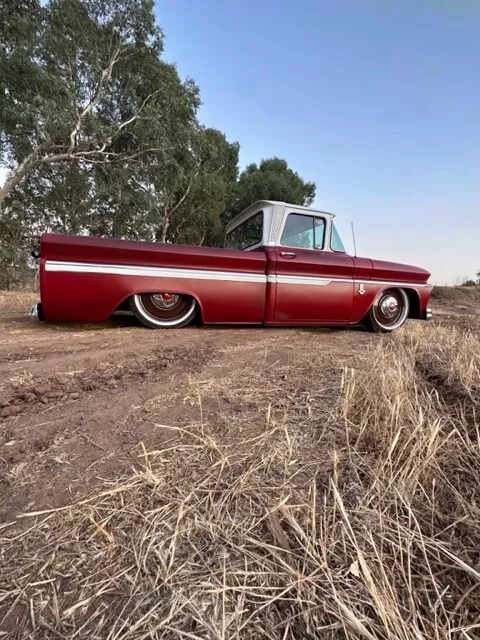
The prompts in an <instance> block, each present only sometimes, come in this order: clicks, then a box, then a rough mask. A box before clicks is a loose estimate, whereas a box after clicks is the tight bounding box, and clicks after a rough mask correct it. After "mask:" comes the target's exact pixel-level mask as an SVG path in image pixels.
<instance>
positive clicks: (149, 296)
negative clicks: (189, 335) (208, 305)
mask: <svg viewBox="0 0 480 640" xmlns="http://www.w3.org/2000/svg"><path fill="white" fill-rule="evenodd" d="M196 308H197V302H196V300H195V298H192V297H191V296H186V295H182V294H179V293H140V294H136V295H134V296H132V297H131V298H130V309H131V310H132V312H133V314H134V315H135V316H136V317H137V318H138V320H140V322H141V323H142V324H143V325H145V326H146V327H149V328H150V329H171V328H175V329H180V328H181V327H185V326H186V325H187V324H190V322H191V321H192V320H193V318H194V316H195V311H196Z"/></svg>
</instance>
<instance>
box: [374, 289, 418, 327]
mask: <svg viewBox="0 0 480 640" xmlns="http://www.w3.org/2000/svg"><path fill="white" fill-rule="evenodd" d="M409 311H410V303H409V300H408V296H407V294H406V293H405V291H403V289H387V290H386V291H382V293H380V295H379V296H377V299H376V300H375V302H374V303H373V304H372V306H371V307H370V311H369V312H368V316H367V325H368V327H369V328H370V329H371V330H372V331H375V332H377V333H391V332H392V331H395V330H396V329H400V327H401V326H403V324H405V321H406V320H407V318H408V314H409Z"/></svg>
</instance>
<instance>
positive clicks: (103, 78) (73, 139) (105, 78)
mask: <svg viewBox="0 0 480 640" xmlns="http://www.w3.org/2000/svg"><path fill="white" fill-rule="evenodd" d="M120 51H121V48H120V45H117V46H116V47H115V49H114V51H113V55H112V57H111V58H110V63H109V65H108V67H107V68H106V69H103V71H102V73H101V75H100V80H99V81H98V84H97V88H96V91H95V93H94V95H93V97H92V98H91V100H90V102H89V103H88V104H87V106H86V107H85V109H84V110H83V111H82V112H81V113H80V114H78V117H77V122H76V124H75V126H74V128H73V129H72V132H71V133H70V146H69V147H68V153H72V151H73V150H74V149H75V146H76V144H77V136H78V134H79V132H80V130H81V128H82V125H83V121H84V120H85V118H86V117H87V116H88V114H89V113H90V112H91V111H92V110H93V109H94V108H95V107H96V106H97V105H98V103H99V102H100V99H101V97H102V92H103V87H104V86H105V84H106V83H107V82H109V81H110V78H111V77H112V73H113V67H114V66H115V65H116V64H117V62H118V61H119V59H120Z"/></svg>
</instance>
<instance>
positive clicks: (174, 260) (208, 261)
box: [40, 234, 432, 325]
mask: <svg viewBox="0 0 480 640" xmlns="http://www.w3.org/2000/svg"><path fill="white" fill-rule="evenodd" d="M284 250H285V247H262V248H259V249H257V250H254V251H239V250H233V249H213V248H208V247H194V246H179V245H169V244H166V245H162V244H156V243H148V242H132V241H126V240H114V239H106V238H93V237H80V236H64V235H56V234H44V235H43V236H42V241H41V260H40V288H41V302H42V310H43V313H44V315H45V318H46V319H47V320H51V321H70V322H98V321H103V320H105V319H107V318H108V317H109V316H110V315H111V314H112V313H113V312H114V311H115V310H116V309H117V308H118V307H119V306H120V305H121V304H122V303H124V302H125V301H126V300H127V299H128V298H129V297H130V296H132V295H133V294H136V293H154V292H174V293H181V294H188V295H191V296H193V297H194V298H195V299H196V300H197V302H198V304H199V307H200V311H201V314H202V319H203V322H205V323H207V324H215V323H217V324H224V323H227V324H230V323H238V324H262V323H263V324H275V325H308V324H315V325H321V324H326V325H333V324H340V325H341V324H344V325H345V324H355V323H358V322H360V321H362V319H363V318H364V317H365V315H366V313H367V312H368V310H369V308H370V306H371V304H372V303H373V301H374V300H375V298H376V297H377V295H378V294H379V293H380V292H381V291H383V290H385V289H388V288H389V286H391V285H392V284H395V285H396V286H397V287H398V286H399V285H401V286H402V288H404V289H405V290H407V291H408V292H409V295H411V296H412V297H411V300H414V301H415V300H416V301H418V304H417V303H416V304H414V305H413V306H412V312H411V315H412V316H413V317H423V316H424V314H425V311H426V308H427V305H428V302H429V298H430V294H431V289H432V287H431V286H430V285H428V284H427V281H428V278H429V276H430V274H429V273H428V272H427V271H425V270H423V269H419V268H417V267H413V266H407V265H399V264H395V263H389V262H381V261H372V260H370V259H368V258H353V257H351V256H348V255H347V254H345V253H340V252H339V253H336V252H332V251H330V252H326V251H321V250H318V251H316V250H315V251H312V250H303V249H298V248H297V249H295V256H294V257H293V258H291V257H286V256H283V255H282V253H285V251H284ZM47 263H48V265H50V266H48V267H47ZM59 263H62V264H63V265H64V267H65V268H66V269H68V268H69V264H75V265H77V268H79V269H81V268H82V265H89V268H96V267H95V266H96V265H97V266H98V267H99V268H103V266H106V267H107V268H108V269H110V270H111V271H112V270H114V267H115V265H118V266H119V267H120V268H125V267H135V268H137V267H145V268H149V267H153V268H164V269H165V268H166V269H176V270H179V269H180V270H186V271H182V273H184V274H187V277H175V276H171V275H145V274H136V273H135V274H124V273H88V272H71V271H56V270H50V269H54V268H56V267H52V266H51V265H56V264H59ZM66 263H68V264H66ZM65 264H66V266H65ZM100 265H102V267H100ZM205 272H211V273H212V277H211V278H210V277H209V273H207V274H206V275H205ZM176 273H178V271H177V272H176ZM219 273H220V276H219ZM199 274H203V275H201V276H199ZM229 274H237V275H238V274H239V275H238V277H243V278H244V281H231V280H228V279H227V278H228V277H229ZM190 276H191V277H190ZM219 277H221V278H223V280H222V279H217V278H219ZM249 278H250V280H249ZM255 278H256V281H255ZM282 278H283V281H282ZM289 278H290V279H293V280H294V282H293V283H292V282H289V281H288V282H286V281H285V279H289ZM309 278H310V279H311V283H310V280H308V279H309ZM295 279H297V280H295ZM299 279H300V280H299ZM314 279H316V282H317V283H316V284H314V283H313V282H314ZM322 279H325V281H326V282H328V284H325V285H323V284H321V280H322ZM300 281H301V282H302V283H301V284H299V282H300ZM318 282H320V284H318ZM390 283H391V284H390ZM361 284H363V290H364V292H363V293H359V291H360V289H359V287H360V286H361Z"/></svg>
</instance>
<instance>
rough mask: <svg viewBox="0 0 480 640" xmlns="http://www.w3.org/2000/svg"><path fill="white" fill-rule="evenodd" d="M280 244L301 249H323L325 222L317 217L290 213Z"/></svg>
mask: <svg viewBox="0 0 480 640" xmlns="http://www.w3.org/2000/svg"><path fill="white" fill-rule="evenodd" d="M280 244H282V245H284V246H287V247H298V248H300V249H323V247H324V245H325V220H324V219H323V218H318V217H317V216H308V215H307V216H306V215H303V214H301V213H289V214H288V218H287V221H286V222H285V227H284V228H283V233H282V238H281V240H280Z"/></svg>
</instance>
